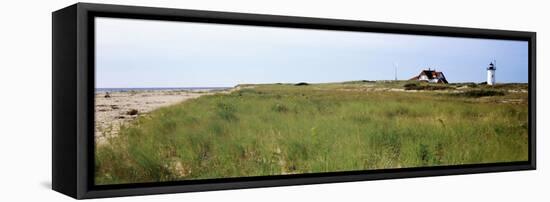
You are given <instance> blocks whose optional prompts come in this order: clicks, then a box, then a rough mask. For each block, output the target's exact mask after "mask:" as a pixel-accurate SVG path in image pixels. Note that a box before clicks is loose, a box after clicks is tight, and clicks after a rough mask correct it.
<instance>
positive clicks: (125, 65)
mask: <svg viewBox="0 0 550 202" xmlns="http://www.w3.org/2000/svg"><path fill="white" fill-rule="evenodd" d="M95 42H96V44H95V46H96V47H95V51H96V87H97V88H136V87H231V86H234V85H236V84H241V83H286V82H289V83H293V82H311V83H321V82H338V81H349V80H391V79H394V75H395V73H394V72H395V66H397V67H398V68H397V76H398V79H409V78H411V77H413V76H415V75H417V74H418V73H419V72H420V71H421V70H422V69H426V68H432V69H433V68H435V69H436V70H438V71H443V72H444V74H445V76H446V77H447V80H448V81H449V82H482V81H485V80H486V77H487V73H486V67H487V65H488V64H489V63H490V62H491V61H492V60H497V71H496V80H497V82H527V78H528V75H527V68H528V44H527V42H525V41H511V40H489V39H468V38H455V37H434V36H418V35H401V34H380V33H366V32H349V31H327V30H310V29H294V28H274V27H259V26H242V25H220V24H205V23H187V22H168V21H156V20H135V19H116V18H96V40H95Z"/></svg>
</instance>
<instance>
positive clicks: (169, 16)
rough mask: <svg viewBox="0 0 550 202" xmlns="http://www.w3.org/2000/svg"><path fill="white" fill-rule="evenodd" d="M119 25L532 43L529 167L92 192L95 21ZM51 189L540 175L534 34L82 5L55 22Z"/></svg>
mask: <svg viewBox="0 0 550 202" xmlns="http://www.w3.org/2000/svg"><path fill="white" fill-rule="evenodd" d="M95 17H116V18H130V19H155V20H167V21H186V22H203V23H221V24H235V25H257V26H273V27H289V28H304V29H323V30H347V31H359V32H379V33H399V34H416V35H429V36H450V37H469V38H487V39H508V40H521V41H527V42H528V44H529V45H528V48H529V55H528V57H529V59H528V60H529V62H528V65H529V70H528V72H529V76H528V80H529V86H528V91H529V98H528V99H529V109H528V112H529V129H528V131H529V158H528V159H529V160H528V161H525V162H510V163H487V164H475V165H453V166H436V167H422V168H399V169H384V170H368V171H346V172H333V173H313V174H295V175H284V176H262V177H242V178H224V179H207V180H192V181H178V182H159V183H144V184H124V185H100V186H97V185H94V183H93V179H94V134H93V131H94V111H93V110H94V18H95ZM52 21H53V26H52V35H53V38H52V42H53V44H52V46H53V55H52V66H53V67H52V71H53V72H52V75H53V78H52V80H53V81H52V88H53V90H52V91H53V93H52V103H53V104H52V110H53V123H52V155H53V157H52V188H53V190H56V191H58V192H61V193H63V194H66V195H68V196H71V197H74V198H77V199H85V198H98V197H114V196H130V195H145V194H164V193H180V192H194V191H207V190H224V189H241V188H255V187H272V186H286V185H305V184H316V183H334V182H351V181H363V180H379V179H394V178H409V177H424V176H443V175H457V174H473V173H487V172H503V171H519V170H535V169H536V76H535V75H536V33H535V32H523V31H505V30H490V29H474V28H459V27H444V26H428V25H414V24H398V23H381V22H366V21H353V20H336V19H320V18H306V17H289V16H277V15H259V14H244V13H230V12H213V11H198V10H184V9H169V8H152V7H136V6H119V5H106V4H90V3H77V4H74V5H71V6H69V7H66V8H63V9H60V10H58V11H55V12H53V14H52Z"/></svg>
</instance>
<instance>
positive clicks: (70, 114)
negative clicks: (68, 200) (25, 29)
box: [52, 5, 77, 198]
mask: <svg viewBox="0 0 550 202" xmlns="http://www.w3.org/2000/svg"><path fill="white" fill-rule="evenodd" d="M76 13H77V6H76V5H72V6H68V7H66V8H63V9H61V10H58V11H56V12H53V13H52V189H53V190H55V191H57V192H60V193H63V194H65V195H68V196H71V197H73V198H76V197H77V183H76V177H77V172H76V165H77V162H76V159H77V152H76V149H77V143H76V134H77V133H76V128H77V126H76V121H75V120H76V102H77V101H76V85H75V84H76V77H75V74H76V67H77V61H76V51H77V45H76V37H77V36H76V31H77V27H76V25H77V22H76Z"/></svg>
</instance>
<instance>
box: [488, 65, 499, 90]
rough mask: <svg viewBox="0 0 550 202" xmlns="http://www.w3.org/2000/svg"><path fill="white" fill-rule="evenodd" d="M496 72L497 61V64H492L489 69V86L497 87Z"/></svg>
mask: <svg viewBox="0 0 550 202" xmlns="http://www.w3.org/2000/svg"><path fill="white" fill-rule="evenodd" d="M495 70H497V65H496V61H495V64H493V63H492V62H491V64H489V67H487V85H495Z"/></svg>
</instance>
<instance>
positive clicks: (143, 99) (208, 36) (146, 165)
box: [52, 3, 536, 199]
mask: <svg viewBox="0 0 550 202" xmlns="http://www.w3.org/2000/svg"><path fill="white" fill-rule="evenodd" d="M52 15H53V174H52V175H53V176H52V178H53V189H54V190H56V191H59V192H61V193H63V194H66V195H69V196H71V197H74V198H79V199H80V198H96V197H111V196H127V195H143V194H159V193H177V192H190V191H205V190H221V189H238V188H252V187H266V186H283V185H301V184H313V183H330V182H348V181H358V180H377V179H392V178H405V177H421V176H438V175H454V174H469V173H485V172H502V171H519V170H533V169H535V134H536V131H535V123H536V121H535V100H536V99H535V96H536V94H535V84H536V83H535V64H536V60H535V55H536V48H535V47H536V42H535V36H536V35H535V33H534V32H523V31H504V30H488V29H474V28H457V27H442V26H427V25H411V24H396V23H380V22H365V21H352V20H335V19H319V18H305V17H289V16H275V15H258V14H243V13H229V12H212V11H196V10H182V9H168V8H150V7H132V6H117V5H104V4H88V3H78V4H75V5H72V6H69V7H67V8H64V9H61V10H59V11H56V12H54V13H53V14H52Z"/></svg>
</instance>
